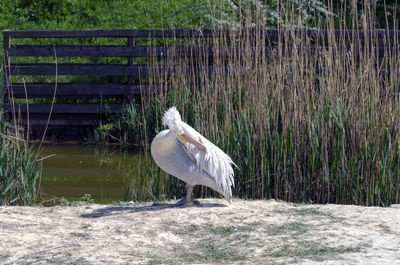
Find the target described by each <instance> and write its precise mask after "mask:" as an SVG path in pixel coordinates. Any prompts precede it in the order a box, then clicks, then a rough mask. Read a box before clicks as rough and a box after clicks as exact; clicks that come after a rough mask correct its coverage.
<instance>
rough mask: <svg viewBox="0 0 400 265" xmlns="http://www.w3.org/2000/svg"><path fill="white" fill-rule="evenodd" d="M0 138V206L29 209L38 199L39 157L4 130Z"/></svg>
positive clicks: (31, 148)
mask: <svg viewBox="0 0 400 265" xmlns="http://www.w3.org/2000/svg"><path fill="white" fill-rule="evenodd" d="M0 138H1V139H0V141H1V142H0V144H1V145H0V205H31V204H33V203H34V202H35V201H37V200H38V199H39V196H40V192H39V190H38V189H39V185H40V183H39V182H40V172H41V165H40V162H38V161H37V159H38V158H39V154H38V153H37V152H36V151H35V150H34V148H33V146H31V147H27V145H26V144H25V142H24V141H23V140H21V139H19V138H17V137H15V135H13V134H12V133H7V134H5V133H4V128H3V133H2V134H1V136H0Z"/></svg>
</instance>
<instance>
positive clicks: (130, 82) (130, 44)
mask: <svg viewBox="0 0 400 265" xmlns="http://www.w3.org/2000/svg"><path fill="white" fill-rule="evenodd" d="M134 46H135V38H134V37H128V47H134ZM133 58H134V57H133V56H128V65H129V66H133V64H134V60H133ZM132 87H133V76H131V75H130V76H128V88H129V91H132V90H133V88H132ZM131 97H132V96H131V95H130V93H129V95H128V97H127V100H128V101H130V100H131Z"/></svg>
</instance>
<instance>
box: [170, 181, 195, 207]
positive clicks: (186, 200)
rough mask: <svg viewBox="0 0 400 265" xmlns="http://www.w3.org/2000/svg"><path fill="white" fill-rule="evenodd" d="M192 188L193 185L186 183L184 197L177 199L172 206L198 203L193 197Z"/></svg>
mask: <svg viewBox="0 0 400 265" xmlns="http://www.w3.org/2000/svg"><path fill="white" fill-rule="evenodd" d="M193 188H194V186H191V185H186V197H184V198H183V199H182V200H180V201H178V202H177V203H174V204H173V207H186V206H193V205H200V202H199V201H198V200H194V199H193Z"/></svg>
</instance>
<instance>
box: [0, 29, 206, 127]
mask: <svg viewBox="0 0 400 265" xmlns="http://www.w3.org/2000/svg"><path fill="white" fill-rule="evenodd" d="M211 35H212V32H211V31H207V30H205V31H204V30H203V31H199V30H76V31H72V30H33V31H8V30H6V31H4V57H5V61H4V62H5V63H4V65H5V67H4V68H5V73H6V74H5V80H4V87H5V93H4V102H5V105H4V112H5V114H6V116H8V119H9V120H12V119H14V120H18V119H19V120H20V121H21V119H22V123H23V124H27V123H28V122H27V121H28V119H29V124H30V125H31V126H35V125H46V124H47V123H48V122H49V123H48V124H49V125H50V126H51V125H80V126H82V125H95V124H96V122H97V119H98V118H99V115H101V114H104V113H118V112H120V111H121V109H122V106H123V104H124V102H126V99H128V98H130V97H133V96H138V95H140V94H141V92H143V91H146V87H147V86H148V83H146V77H147V76H149V75H150V73H154V72H162V73H165V71H166V69H163V65H161V64H158V65H150V64H138V63H135V58H142V59H143V58H150V57H151V58H154V57H156V58H157V57H159V58H161V57H165V56H167V54H168V49H169V48H168V46H167V45H159V46H154V45H152V43H153V42H152V41H151V40H153V41H154V40H156V39H161V38H162V39H163V40H164V41H165V39H176V38H178V39H179V38H198V37H204V36H206V37H207V36H211ZM101 38H108V39H119V41H120V42H125V44H124V45H97V44H90V45H68V44H66V45H60V44H57V45H55V44H51V41H52V40H54V39H58V40H60V39H63V40H71V39H75V40H77V39H78V40H82V39H86V40H91V42H96V39H101ZM15 39H18V40H17V41H18V44H14V43H13V40H15ZM30 39H47V40H50V44H45V45H36V44H35V45H32V44H30V43H31V41H30ZM135 39H141V40H142V42H143V40H144V39H147V40H148V41H147V42H148V43H149V45H135ZM20 42H26V43H28V44H19V43H20ZM48 42H49V41H48ZM175 48H176V47H175ZM176 50H177V51H178V52H175V56H186V55H187V54H189V53H190V54H191V55H193V49H190V51H189V48H188V47H184V46H182V47H179V48H178V49H176ZM46 57H47V58H50V60H52V61H55V60H57V61H62V58H63V57H67V58H68V57H69V58H73V57H79V58H85V57H86V58H89V59H88V60H89V61H90V58H93V57H95V58H96V59H98V58H100V57H103V58H105V57H119V58H121V57H125V58H126V62H125V63H124V64H120V63H108V64H105V63H74V62H68V63H63V62H57V63H56V62H52V63H49V62H40V61H41V59H42V58H46ZM21 58H22V59H21ZM24 58H25V59H29V60H30V61H34V62H29V63H25V62H20V61H21V60H22V61H23V60H24ZM18 59H20V60H19V61H18ZM39 76H40V77H41V79H40V78H39V80H40V81H37V79H38V78H37V77H39ZM55 76H57V78H56V80H55V78H54V77H55ZM62 76H70V77H71V76H75V77H76V76H81V77H82V79H81V80H85V78H86V79H87V80H90V78H89V77H103V79H100V81H99V80H96V82H85V81H80V82H76V81H72V82H64V81H62ZM35 77H36V79H35ZM46 77H48V78H47V80H46ZM51 77H53V78H51ZM110 77H126V78H125V79H122V80H123V82H121V79H120V80H119V81H118V82H115V81H110ZM140 78H141V79H143V80H145V81H143V80H142V81H139V79H140ZM24 80H28V81H26V82H25V81H24ZM29 80H30V81H29ZM32 80H33V81H32ZM49 80H51V81H49ZM60 80H61V81H60ZM53 97H55V98H56V101H55V103H54V104H53V102H52V101H53V100H52V99H53ZM18 99H19V101H18ZM27 99H28V100H27ZM32 99H34V100H33V101H32ZM60 99H61V100H60ZM63 99H64V100H63ZM68 99H74V100H68ZM79 99H81V100H79ZM22 101H28V102H29V104H26V102H23V103H18V102H22ZM40 102H42V103H40ZM50 113H51V116H50V119H48V117H49V114H50Z"/></svg>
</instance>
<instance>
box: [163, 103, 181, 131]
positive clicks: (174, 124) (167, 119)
mask: <svg viewBox="0 0 400 265" xmlns="http://www.w3.org/2000/svg"><path fill="white" fill-rule="evenodd" d="M181 122H182V119H181V115H180V114H179V112H178V110H177V109H176V107H171V108H169V109H168V110H167V111H166V112H165V113H164V116H163V118H162V124H163V125H164V126H168V128H169V129H170V130H171V131H173V132H175V133H176V134H182V128H181V126H180V123H181Z"/></svg>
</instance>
